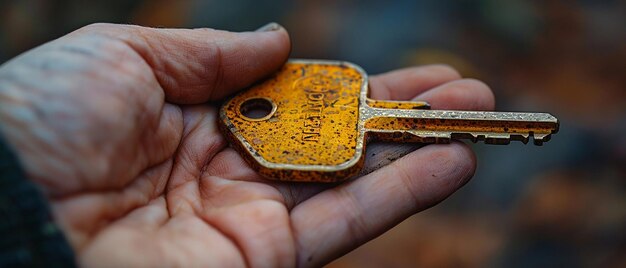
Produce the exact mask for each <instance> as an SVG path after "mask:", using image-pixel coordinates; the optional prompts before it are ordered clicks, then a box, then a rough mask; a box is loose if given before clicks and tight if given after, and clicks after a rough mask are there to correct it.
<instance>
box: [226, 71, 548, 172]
mask: <svg viewBox="0 0 626 268" xmlns="http://www.w3.org/2000/svg"><path fill="white" fill-rule="evenodd" d="M367 94H368V81H367V74H366V73H365V72H364V71H363V69H361V68H360V67H358V66H356V65H354V64H351V63H347V62H338V61H319V60H291V61H289V62H288V63H287V64H285V66H283V67H282V69H281V70H280V71H278V72H277V73H275V74H274V75H273V76H272V77H270V78H268V79H267V80H265V81H263V82H261V83H259V84H256V85H254V86H252V87H251V88H250V89H248V90H246V91H243V92H241V93H240V94H238V95H236V96H235V97H233V98H231V99H230V100H228V101H226V102H225V103H224V105H223V106H222V107H221V110H220V127H221V129H222V132H223V133H224V134H225V136H226V137H227V138H228V140H229V141H230V143H231V144H232V145H233V147H234V148H235V149H236V150H237V151H239V153H240V154H241V155H243V156H244V158H245V159H246V161H247V162H248V163H249V164H250V165H251V166H252V167H254V168H255V170H257V171H258V172H259V173H260V174H262V175H264V176H265V177H267V178H269V179H275V180H283V181H315V182H336V181H341V180H345V179H348V178H350V177H352V176H354V175H356V174H357V173H358V172H359V170H360V169H361V168H362V167H363V163H364V157H365V145H366V143H367V142H368V141H371V140H382V141H397V142H420V143H449V142H450V140H451V139H469V140H471V141H473V142H477V141H479V140H484V141H485V142H486V143H492V144H508V143H509V142H510V141H511V140H519V141H522V142H523V143H527V142H528V141H529V140H530V139H531V138H532V139H533V141H534V143H535V144H536V145H541V144H542V143H543V142H545V141H548V140H549V139H550V136H551V134H553V133H556V132H557V131H558V127H559V123H558V120H557V119H556V118H555V117H554V116H552V115H550V114H547V113H512V112H480V111H447V110H430V109H429V105H428V103H425V102H408V101H387V100H385V101H383V100H372V99H370V98H368V97H367Z"/></svg>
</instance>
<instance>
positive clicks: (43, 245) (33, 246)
mask: <svg viewBox="0 0 626 268" xmlns="http://www.w3.org/2000/svg"><path fill="white" fill-rule="evenodd" d="M44 266H45V267H75V266H76V265H75V262H74V254H73V252H72V249H71V247H70V246H69V244H68V242H67V241H66V240H65V237H64V236H63V233H62V232H61V230H60V229H59V228H58V227H57V225H56V224H55V223H54V221H53V220H52V216H51V213H50V208H49V206H48V203H47V201H46V199H45V198H44V197H43V195H42V193H41V192H40V191H39V189H38V188H37V187H36V186H35V185H34V184H33V183H32V182H31V181H29V180H27V179H26V176H25V174H24V171H23V170H22V169H21V167H20V165H19V162H18V160H17V157H16V156H15V154H14V153H13V152H12V151H11V149H10V148H9V147H8V145H7V144H6V143H5V142H4V140H3V139H2V137H0V267H44Z"/></svg>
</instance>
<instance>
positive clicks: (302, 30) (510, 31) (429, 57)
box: [0, 0, 626, 267]
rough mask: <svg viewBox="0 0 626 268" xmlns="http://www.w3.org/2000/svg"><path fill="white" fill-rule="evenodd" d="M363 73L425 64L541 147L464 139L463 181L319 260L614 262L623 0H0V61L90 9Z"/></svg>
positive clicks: (625, 125) (618, 241)
mask: <svg viewBox="0 0 626 268" xmlns="http://www.w3.org/2000/svg"><path fill="white" fill-rule="evenodd" d="M270 21H276V22H279V23H280V24H282V25H283V26H284V27H285V28H287V29H288V30H289V32H290V34H291V38H292V41H293V51H292V57H297V58H320V59H338V60H347V61H351V62H354V63H356V64H358V65H361V66H362V67H364V69H365V70H367V72H368V73H371V74H374V73H379V72H384V71H387V70H391V69H394V68H400V67H406V66H410V65H422V64H430V63H446V64H449V65H452V66H454V67H455V68H457V69H458V70H460V72H461V73H462V74H463V75H464V76H466V77H473V78H478V79H481V80H483V81H485V82H486V83H487V84H489V85H490V86H491V87H492V88H493V90H494V92H495V94H496V99H497V109H498V110H501V111H546V112H550V113H552V114H554V115H556V116H557V117H558V118H559V119H560V120H561V130H560V132H559V133H558V134H557V135H555V136H554V137H553V140H552V141H550V142H548V143H547V144H545V145H544V146H543V147H536V146H534V145H523V144H521V143H519V142H516V143H513V144H511V145H509V146H506V147H505V146H494V145H476V146H474V148H475V149H476V151H477V154H478V159H479V167H478V171H477V173H476V176H475V177H474V179H473V180H472V181H471V182H470V183H469V184H468V185H467V186H466V187H465V188H463V189H462V190H460V191H459V192H458V193H456V194H455V195H453V196H452V197H451V198H450V199H448V200H446V201H444V202H443V203H442V204H441V205H439V206H436V207H434V208H432V209H430V210H428V211H426V212H424V213H421V214H418V215H416V216H413V217H411V218H409V219H408V220H407V221H405V222H403V223H402V224H400V225H399V226H397V227H396V228H394V229H392V230H391V231H389V232H387V233H386V234H384V235H383V236H381V237H380V238H378V239H376V240H374V241H372V242H370V243H368V244H366V245H365V246H363V247H361V248H359V249H357V250H355V251H353V252H351V253H349V254H347V255H346V256H344V257H342V258H340V259H339V260H337V261H335V262H333V263H331V264H330V265H329V267H381V266H385V267H415V266H418V267H485V266H487V267H626V135H624V133H626V1H620V0H606V1H592V0H573V1H553V0H545V1H539V0H536V1H528V0H526V1H522V0H475V1H470V0H458V1H435V0H432V1H415V0H397V1H385V0H361V1H357V0H345V1H331V0H325V1H324V0H322V1H320V0H318V1H313V0H308V1H307V0H299V1H288V0H269V1H259V0H207V1H201V0H180V1H162V0H152V1H149V0H130V1H126V0H106V1H104V0H97V1H79V0H49V1H44V0H19V1H17V0H15V1H11V0H3V1H0V64H1V63H3V62H5V61H7V60H8V59H10V58H12V57H14V56H16V55H18V54H19V53H21V52H23V51H26V50H28V49H30V48H32V47H35V46H37V45H39V44H42V43H44V42H46V41H49V40H51V39H54V38H57V37H59V36H61V35H63V34H66V33H68V32H70V31H72V30H74V29H77V28H79V27H81V26H84V25H86V24H89V23H92V22H115V23H132V24H140V25H146V26H155V27H211V28H219V29H226V30H232V31H243V30H254V29H256V28H258V27H260V26H261V25H264V24H265V23H267V22H270Z"/></svg>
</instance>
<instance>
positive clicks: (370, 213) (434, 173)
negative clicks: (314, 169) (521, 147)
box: [291, 143, 476, 266]
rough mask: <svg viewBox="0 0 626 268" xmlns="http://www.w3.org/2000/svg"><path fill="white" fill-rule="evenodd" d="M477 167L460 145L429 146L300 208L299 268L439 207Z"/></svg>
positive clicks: (295, 216)
mask: <svg viewBox="0 0 626 268" xmlns="http://www.w3.org/2000/svg"><path fill="white" fill-rule="evenodd" d="M475 164H476V160H475V157H474V154H473V153H472V151H471V149H469V148H468V147H467V146H466V145H464V144H462V143H452V144H446V145H430V146H426V147H424V148H422V149H420V150H417V151H415V152H413V153H411V154H409V155H407V156H405V157H403V158H402V159H400V160H398V161H396V162H394V163H392V164H391V165H389V166H387V167H384V168H382V169H379V170H377V171H375V172H373V173H371V174H369V175H367V176H364V177H362V178H360V179H357V180H354V181H352V182H350V183H347V184H343V185H340V186H338V187H336V188H333V189H329V190H327V191H324V192H322V193H320V194H318V195H316V196H314V197H312V198H311V199H309V200H307V201H306V202H303V203H302V204H300V205H298V206H296V207H295V208H294V209H293V210H292V213H291V219H292V224H293V225H292V226H293V232H294V235H295V237H296V242H297V246H298V247H299V250H300V253H299V256H298V264H299V266H320V265H322V264H324V263H326V262H328V261H330V260H332V259H333V258H336V257H338V256H340V255H342V254H344V253H346V252H348V251H350V250H352V249H354V248H356V247H358V246H359V245H361V244H363V243H365V242H366V241H368V240H370V239H372V238H374V237H376V236H378V235H380V234H382V233H383V232H385V231H386V230H388V229H390V228H391V227H393V226H394V225H396V224H398V223H399V222H401V221H402V220H404V219H406V218H407V217H409V216H410V215H412V214H414V213H416V212H419V211H421V210H424V209H426V208H429V207H431V206H433V205H435V204H437V203H438V202H440V201H441V200H443V199H445V198H446V197H447V196H449V195H450V194H452V193H453V192H454V191H456V190H457V189H458V188H459V187H461V186H462V185H463V184H465V183H466V182H467V180H469V178H471V176H472V175H473V173H474V170H475Z"/></svg>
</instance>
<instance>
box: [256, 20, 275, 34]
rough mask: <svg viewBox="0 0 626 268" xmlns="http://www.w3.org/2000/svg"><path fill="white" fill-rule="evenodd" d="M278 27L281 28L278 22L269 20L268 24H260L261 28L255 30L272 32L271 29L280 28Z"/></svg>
mask: <svg viewBox="0 0 626 268" xmlns="http://www.w3.org/2000/svg"><path fill="white" fill-rule="evenodd" d="M280 28H282V26H280V24H278V23H276V22H270V23H268V24H265V25H263V26H261V28H259V29H256V30H255V32H272V31H278V30H280Z"/></svg>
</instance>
